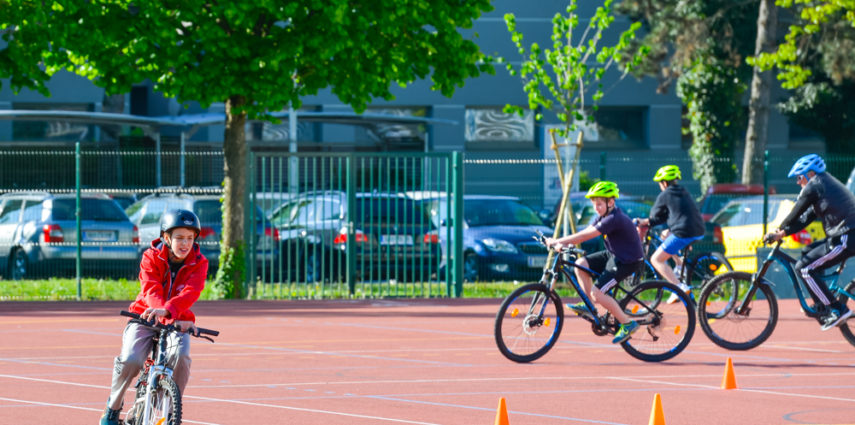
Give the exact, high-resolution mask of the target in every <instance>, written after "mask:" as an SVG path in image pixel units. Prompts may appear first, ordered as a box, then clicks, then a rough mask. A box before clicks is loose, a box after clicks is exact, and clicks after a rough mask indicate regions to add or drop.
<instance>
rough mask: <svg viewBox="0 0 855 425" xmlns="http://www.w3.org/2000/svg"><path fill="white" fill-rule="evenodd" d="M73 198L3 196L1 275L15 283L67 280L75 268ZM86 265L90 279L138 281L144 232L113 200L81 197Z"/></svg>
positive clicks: (23, 194)
mask: <svg viewBox="0 0 855 425" xmlns="http://www.w3.org/2000/svg"><path fill="white" fill-rule="evenodd" d="M75 210H76V200H75V196H74V195H73V194H51V193H48V192H15V193H7V194H5V195H2V196H0V271H2V272H3V275H4V276H6V277H8V278H11V279H16V280H17V279H23V278H27V277H31V276H67V275H70V274H72V273H73V272H74V270H75V269H76V258H77V219H76V215H75ZM81 235H82V240H81V245H82V255H81V259H82V261H81V265H82V268H83V271H84V272H85V274H86V275H87V276H110V277H117V276H118V277H134V276H136V275H137V274H138V272H139V256H138V253H139V250H138V249H137V245H138V244H139V233H138V231H137V228H136V226H134V225H133V223H131V221H130V220H128V216H127V215H125V212H124V211H123V210H122V208H121V207H120V206H119V204H117V203H116V201H114V200H113V199H111V198H110V197H109V196H107V195H104V194H99V193H86V194H84V195H82V199H81Z"/></svg>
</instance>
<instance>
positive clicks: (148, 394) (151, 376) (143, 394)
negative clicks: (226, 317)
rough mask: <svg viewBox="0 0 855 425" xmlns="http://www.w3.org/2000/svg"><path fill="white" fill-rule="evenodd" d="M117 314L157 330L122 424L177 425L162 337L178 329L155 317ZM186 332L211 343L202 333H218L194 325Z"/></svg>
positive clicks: (175, 395) (177, 402)
mask: <svg viewBox="0 0 855 425" xmlns="http://www.w3.org/2000/svg"><path fill="white" fill-rule="evenodd" d="M119 314H120V315H122V316H126V317H130V318H131V320H130V321H131V322H136V323H139V324H141V325H144V326H148V327H151V328H154V329H157V330H158V333H157V335H156V336H155V337H153V339H154V343H153V344H152V348H151V356H150V357H149V358H148V360H146V362H145V366H144V367H143V370H142V373H140V376H139V379H138V380H137V384H136V397H135V398H134V404H133V406H131V408H130V410H128V413H127V415H125V421H124V424H125V425H181V392H180V391H179V390H178V384H176V383H175V381H173V380H172V368H170V367H169V365H168V364H167V353H166V350H167V347H166V339H167V337H168V336H169V334H170V333H172V332H180V331H179V330H178V328H176V327H175V326H174V325H171V324H170V325H163V324H161V323H159V322H157V321H156V320H155V319H152V320H151V321H146V320H143V319H141V318H140V315H139V314H136V313H131V312H129V311H121V312H119ZM196 330H197V331H196V333H190V335H192V336H194V337H197V338H204V339H207V340H208V341H211V342H214V340H213V339H212V338H209V337H207V336H203V335H211V336H217V335H219V334H220V333H219V332H217V331H214V330H210V329H204V328H196Z"/></svg>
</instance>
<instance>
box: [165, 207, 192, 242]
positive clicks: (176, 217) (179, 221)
mask: <svg viewBox="0 0 855 425" xmlns="http://www.w3.org/2000/svg"><path fill="white" fill-rule="evenodd" d="M179 227H183V228H185V229H190V230H192V231H194V232H196V236H199V233H201V232H202V225H201V224H200V223H199V217H197V216H196V214H194V213H193V211H187V210H169V211H167V212H166V213H164V214H163V217H160V236H163V234H164V233H166V232H169V231H171V230H172V229H177V228H179Z"/></svg>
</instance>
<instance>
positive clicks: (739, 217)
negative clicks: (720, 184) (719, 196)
mask: <svg viewBox="0 0 855 425" xmlns="http://www.w3.org/2000/svg"><path fill="white" fill-rule="evenodd" d="M780 206H781V201H780V200H773V199H770V200H769V216H768V217H769V218H770V219H771V218H774V217H775V216H777V214H778V208H780ZM712 222H713V223H716V224H718V225H719V226H722V227H729V226H745V225H749V224H760V223H763V201H762V200H751V201H734V202H731V203H729V204H727V205H725V206H724V208H723V209H722V210H721V211H719V212H718V214H716V215H715V216H714V217H713V218H712Z"/></svg>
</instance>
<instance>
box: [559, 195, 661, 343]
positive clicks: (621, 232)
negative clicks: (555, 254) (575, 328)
mask: <svg viewBox="0 0 855 425" xmlns="http://www.w3.org/2000/svg"><path fill="white" fill-rule="evenodd" d="M618 196H619V191H618V187H617V185H616V184H615V183H613V182H609V181H601V182H598V183H597V184H595V185H594V186H592V187H591V188H590V189H589V190H588V193H587V194H586V195H585V197H586V198H588V199H590V200H591V205H592V206H593V207H594V210H595V211H596V212H597V217H596V219H594V222H593V223H592V224H591V225H590V226H589V227H587V228H585V229H583V230H581V231H579V232H576V233H574V234H572V235H569V236H564V237H562V238H557V239H553V238H547V239H546V244H547V245H548V246H550V247H554V248H556V249H561V248H562V247H563V246H565V245H578V244H580V243H582V242H585V241H587V240H589V239H593V238H596V237H597V236H600V235H603V239H604V241H605V245H606V249H605V250H603V251H600V252H595V253H593V254H588V255H586V256H584V257H582V258H579V259H578V260H577V261H576V264H579V265H580V266H582V267H587V268H589V269H590V270H593V271H595V272H597V273H600V277H599V278H598V279H597V284H596V286H594V285H593V279H592V278H591V275H590V274H589V273H588V272H586V271H585V270H583V269H581V268H578V267H577V268H575V273H576V277H577V278H578V279H579V283H580V284H581V286H582V288H583V289H584V290H585V292H586V293H587V294H588V296H589V297H591V300H593V301H594V302H596V303H597V304H599V305H601V306H603V308H605V309H606V310H608V311H609V313H611V314H612V316H614V317H615V319H617V320H618V321H619V322H620V323H621V326H620V329H618V332H617V333H616V334H615V338H614V340H612V342H613V343H615V344H619V343H622V342H624V341H626V340H627V339H629V338H630V336H632V334H633V333H634V332H635V331H636V330H638V323H637V322H636V321H634V320H632V318H630V317H629V316H628V315H627V314H626V313H624V311H623V309H621V308H620V306H618V303H617V301H615V299H614V298H612V297H611V296H610V295H609V294H608V292H609V290H611V289H612V288H613V287H614V286H615V285H617V283H618V282H620V281H622V280H624V279H626V278H627V277H629V276H631V275H632V274H633V273H635V272H636V271H638V270H639V269H641V266H642V265H643V264H644V253H643V251H642V247H641V239H640V238H639V237H638V232H637V231H636V229H635V225H634V224H633V223H632V219H630V218H629V216H627V215H626V214H625V213H624V212H623V211H621V209H620V208H618V207H617V206H616V205H615V199H617V198H618ZM567 308H569V309H570V310H572V311H573V312H575V313H576V314H579V315H587V316H590V315H591V314H592V313H591V311H590V310H589V309H588V307H587V306H586V305H585V303H584V302H580V303H577V304H567Z"/></svg>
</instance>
